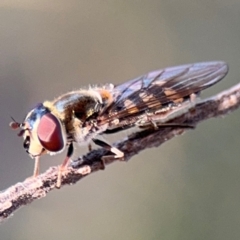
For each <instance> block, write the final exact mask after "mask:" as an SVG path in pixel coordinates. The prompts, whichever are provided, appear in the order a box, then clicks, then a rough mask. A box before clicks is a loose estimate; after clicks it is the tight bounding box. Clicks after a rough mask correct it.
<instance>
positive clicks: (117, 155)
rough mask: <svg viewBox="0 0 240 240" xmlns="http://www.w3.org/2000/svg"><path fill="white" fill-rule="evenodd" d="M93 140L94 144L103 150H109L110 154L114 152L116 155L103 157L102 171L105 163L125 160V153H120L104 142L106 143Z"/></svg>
mask: <svg viewBox="0 0 240 240" xmlns="http://www.w3.org/2000/svg"><path fill="white" fill-rule="evenodd" d="M92 140H93V142H94V143H95V144H96V145H98V146H100V147H103V148H105V149H107V150H108V151H110V152H112V153H114V154H115V155H107V156H103V157H102V158H101V160H102V164H103V166H102V169H104V168H105V163H108V162H109V161H111V160H113V159H119V160H123V158H124V153H123V152H122V151H120V150H119V149H117V148H115V147H113V146H111V145H110V144H109V143H106V142H104V141H102V140H100V139H95V138H94V139H92Z"/></svg>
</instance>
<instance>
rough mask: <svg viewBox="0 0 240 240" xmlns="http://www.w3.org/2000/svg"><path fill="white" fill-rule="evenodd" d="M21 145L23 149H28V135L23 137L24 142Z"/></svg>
mask: <svg viewBox="0 0 240 240" xmlns="http://www.w3.org/2000/svg"><path fill="white" fill-rule="evenodd" d="M23 147H24V149H26V150H28V149H29V147H30V137H29V136H27V137H26V138H25V140H24V142H23Z"/></svg>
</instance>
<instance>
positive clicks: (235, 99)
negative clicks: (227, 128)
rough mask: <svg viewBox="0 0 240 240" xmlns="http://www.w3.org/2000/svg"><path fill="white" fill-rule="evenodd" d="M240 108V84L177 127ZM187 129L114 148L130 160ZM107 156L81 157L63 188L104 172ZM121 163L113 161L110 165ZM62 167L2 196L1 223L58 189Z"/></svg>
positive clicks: (132, 138)
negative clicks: (103, 158) (93, 174)
mask: <svg viewBox="0 0 240 240" xmlns="http://www.w3.org/2000/svg"><path fill="white" fill-rule="evenodd" d="M239 105H240V84H238V85H236V86H234V87H232V88H230V89H228V90H226V91H224V92H221V93H219V94H217V95H215V96H213V97H211V98H208V99H205V100H201V101H199V102H198V103H197V104H195V105H193V106H192V107H190V108H189V109H188V110H187V111H185V112H183V113H180V114H179V115H177V116H176V118H175V119H172V121H173V122H175V123H187V124H189V125H194V126H196V125H197V124H198V123H200V122H202V121H205V120H207V119H209V118H213V117H220V116H223V115H226V114H228V113H230V112H233V111H234V110H236V109H237V108H238V107H239ZM186 130H187V129H184V128H179V129H176V128H160V129H158V130H153V129H148V130H142V131H139V132H135V133H133V134H131V135H129V136H128V137H127V138H125V139H123V140H122V141H119V142H117V143H116V144H114V146H115V147H117V148H118V149H119V150H121V151H123V152H124V155H125V160H129V159H130V158H131V157H133V156H134V155H136V154H138V153H139V152H140V151H142V150H144V149H146V148H151V147H158V146H160V145H161V144H163V143H164V142H166V141H168V140H170V139H172V138H173V137H175V136H177V135H180V134H182V133H183V132H185V131H186ZM106 154H107V150H105V149H98V150H93V151H91V152H89V153H88V154H86V155H85V156H83V157H79V159H76V160H75V161H73V162H72V163H71V166H70V167H69V168H68V169H67V170H66V172H65V174H64V177H63V180H62V185H61V186H62V187H63V186H66V185H69V184H73V183H76V182H78V181H79V180H81V179H82V178H83V177H86V176H88V175H89V174H91V173H93V172H96V171H98V170H100V169H101V168H102V163H101V161H100V159H101V157H102V156H104V155H106ZM114 161H117V160H113V159H112V160H109V161H108V162H107V163H106V164H110V163H112V162H114ZM57 175H58V167H56V166H55V167H51V168H49V169H48V170H47V171H46V172H45V173H43V174H41V175H39V176H38V177H36V178H28V179H26V180H25V181H23V182H20V183H16V184H15V185H13V186H11V187H9V188H7V189H6V190H4V191H1V193H0V221H2V220H4V219H6V218H8V217H9V216H10V215H12V214H13V213H14V212H15V211H16V210H17V209H19V208H20V207H21V206H24V205H27V204H29V203H31V202H32V201H34V200H36V199H40V198H43V197H45V196H46V195H47V193H48V192H50V191H51V190H53V189H55V188H56V181H57Z"/></svg>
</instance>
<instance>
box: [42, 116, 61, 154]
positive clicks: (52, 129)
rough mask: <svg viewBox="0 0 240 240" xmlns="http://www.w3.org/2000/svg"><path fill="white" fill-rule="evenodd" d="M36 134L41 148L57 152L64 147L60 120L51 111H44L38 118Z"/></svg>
mask: <svg viewBox="0 0 240 240" xmlns="http://www.w3.org/2000/svg"><path fill="white" fill-rule="evenodd" d="M37 136H38V139H39V141H40V143H41V144H42V146H43V148H45V149H46V150H48V151H50V152H59V151H60V150H62V149H63V148H64V138H63V132H62V127H61V123H60V120H59V119H58V118H57V117H56V116H54V115H53V114H51V113H46V114H45V115H43V116H42V118H41V119H40V122H39V125H38V128H37Z"/></svg>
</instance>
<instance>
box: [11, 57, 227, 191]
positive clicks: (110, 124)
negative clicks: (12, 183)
mask: <svg viewBox="0 0 240 240" xmlns="http://www.w3.org/2000/svg"><path fill="white" fill-rule="evenodd" d="M227 72H228V66H227V64H226V63H225V62H221V61H216V62H202V63H194V64H188V65H182V66H177V67H170V68H166V69H162V70H158V71H154V72H150V73H148V74H146V75H143V76H141V77H138V78H136V79H134V80H131V81H128V82H125V83H123V84H120V85H116V86H114V85H113V84H105V85H103V86H100V87H92V88H88V89H79V90H77V91H72V92H68V93H66V94H63V95H61V96H60V97H58V98H56V99H54V100H53V101H44V102H43V103H40V104H38V105H37V106H36V107H35V108H33V109H32V110H31V111H30V112H29V113H28V114H27V116H26V117H25V119H24V121H23V123H18V122H16V121H13V122H12V123H10V126H11V127H12V128H13V129H17V128H21V130H20V132H19V134H18V135H19V136H22V137H23V147H24V148H25V150H26V152H27V153H28V154H29V155H30V157H32V158H34V159H35V167H34V172H33V176H37V175H38V174H39V158H40V156H41V155H43V154H46V153H47V154H50V155H54V154H57V153H60V152H62V151H63V150H64V149H65V147H67V149H68V150H67V154H66V157H65V159H64V161H63V163H62V164H61V165H60V167H59V171H58V180H57V187H60V185H61V176H62V173H63V172H64V170H65V168H66V167H67V166H68V163H69V160H70V158H71V156H72V154H73V150H74V148H73V143H77V144H80V145H81V144H88V143H89V142H90V141H91V140H92V141H94V142H95V143H96V144H98V145H100V146H102V147H105V148H107V149H108V150H110V151H111V152H112V153H113V154H114V155H112V156H106V157H114V158H119V159H122V158H123V157H124V153H123V152H121V151H120V150H118V149H117V148H115V147H113V146H111V145H109V144H108V143H106V142H104V141H102V140H99V139H97V136H98V135H99V134H104V133H114V132H117V131H120V130H122V129H126V128H130V127H133V126H138V127H146V126H147V127H151V126H152V125H154V126H156V125H157V124H156V123H154V122H153V121H152V120H151V118H149V116H150V115H151V114H152V115H154V114H160V115H161V114H162V115H164V116H166V115H167V114H168V113H169V112H171V110H172V109H178V107H179V106H182V105H183V104H184V103H186V102H188V101H191V96H194V95H196V94H198V93H199V92H201V91H202V90H203V89H206V88H208V87H210V86H212V85H213V84H215V83H217V82H218V81H220V80H221V79H222V78H223V77H224V76H225V75H226V74H227ZM149 114H150V115H149ZM161 125H162V126H161ZM160 126H161V127H164V126H165V125H164V122H163V123H160ZM166 126H172V127H174V126H175V127H179V126H180V127H181V124H178V123H172V124H171V123H170V125H167V124H166ZM183 127H184V126H183ZM103 161H104V157H103Z"/></svg>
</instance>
